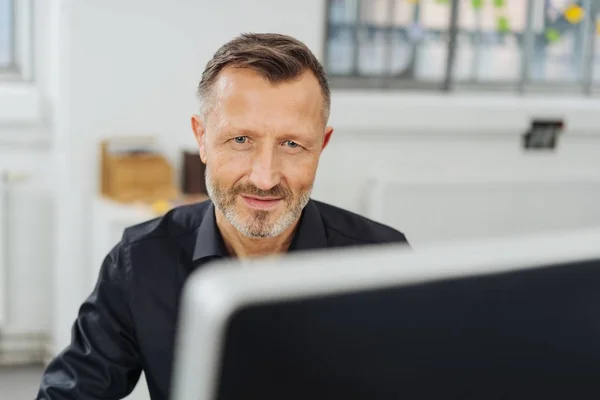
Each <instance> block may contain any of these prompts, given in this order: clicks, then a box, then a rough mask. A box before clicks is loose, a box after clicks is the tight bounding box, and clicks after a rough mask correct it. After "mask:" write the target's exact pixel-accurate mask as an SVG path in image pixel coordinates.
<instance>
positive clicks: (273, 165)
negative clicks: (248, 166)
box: [250, 149, 281, 190]
mask: <svg viewBox="0 0 600 400" xmlns="http://www.w3.org/2000/svg"><path fill="white" fill-rule="evenodd" d="M278 164H279V163H278V162H277V159H276V155H275V151H274V150H273V149H263V150H261V151H260V152H259V153H258V154H257V155H256V158H255V159H254V161H253V163H252V172H251V174H250V181H251V182H252V183H253V184H254V185H255V186H256V187H257V188H259V189H261V190H270V189H272V188H274V187H275V186H277V185H278V184H279V183H280V182H281V173H280V171H279V165H278Z"/></svg>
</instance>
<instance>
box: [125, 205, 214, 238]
mask: <svg viewBox="0 0 600 400" xmlns="http://www.w3.org/2000/svg"><path fill="white" fill-rule="evenodd" d="M209 205H210V201H204V202H201V203H195V204H189V205H184V206H179V207H175V208H173V209H171V210H169V211H168V212H167V213H165V214H164V215H162V216H160V217H157V218H154V219H151V220H148V221H145V222H141V223H139V224H136V225H132V226H129V227H127V228H126V229H125V230H124V232H123V239H122V241H121V244H122V245H131V244H139V243H153V242H154V243H155V242H156V241H160V240H169V241H171V240H172V239H173V238H177V237H183V236H187V235H193V234H194V233H195V231H196V229H197V228H198V227H199V226H200V223H201V222H202V219H203V218H204V215H205V213H206V211H207V209H208V207H209Z"/></svg>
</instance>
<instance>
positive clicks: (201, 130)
mask: <svg viewBox="0 0 600 400" xmlns="http://www.w3.org/2000/svg"><path fill="white" fill-rule="evenodd" d="M192 130H193V131H194V136H195V137H196V143H197V144H198V151H199V153H200V159H201V160H202V162H203V163H204V164H206V146H205V144H204V141H205V137H204V135H205V134H206V129H205V125H204V120H203V119H202V117H201V116H199V115H196V114H194V115H192Z"/></svg>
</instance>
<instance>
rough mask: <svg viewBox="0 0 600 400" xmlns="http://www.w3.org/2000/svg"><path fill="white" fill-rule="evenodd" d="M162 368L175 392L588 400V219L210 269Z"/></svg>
mask: <svg viewBox="0 0 600 400" xmlns="http://www.w3.org/2000/svg"><path fill="white" fill-rule="evenodd" d="M173 378H174V379H173V396H174V397H173V399H174V400H209V399H210V400H224V399H227V400H231V399H261V400H282V399H286V400H289V399H303V400H305V399H311V400H320V399H323V400H325V399H326V400H332V399H344V400H348V399H369V400H372V399H527V400H531V399H545V400H546V399H554V398H560V399H566V398H569V399H584V398H586V399H588V398H589V399H600V230H589V231H585V232H571V233H563V234H548V235H543V236H537V237H521V238H514V239H505V240H497V241H481V242H473V243H465V244H453V245H440V246H429V247H426V248H420V250H419V251H418V252H410V251H409V250H407V249H406V248H404V247H396V246H377V247H370V248H358V249H353V250H343V251H341V250H331V251H328V252H324V253H322V252H319V253H312V254H308V253H307V254H299V255H296V256H291V255H290V256H285V257H274V258H270V259H266V260H265V259H263V260H254V261H239V260H228V261H225V262H221V263H219V264H215V265H213V266H208V267H207V268H206V269H203V270H199V271H198V272H197V273H195V274H194V275H193V276H192V277H191V278H190V280H189V281H188V283H187V285H186V287H185V290H184V295H183V299H182V309H181V315H180V329H179V333H178V341H177V346H176V354H175V368H174V372H173Z"/></svg>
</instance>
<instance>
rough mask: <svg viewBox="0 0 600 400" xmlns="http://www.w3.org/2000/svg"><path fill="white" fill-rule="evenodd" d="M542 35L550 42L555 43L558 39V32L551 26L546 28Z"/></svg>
mask: <svg viewBox="0 0 600 400" xmlns="http://www.w3.org/2000/svg"><path fill="white" fill-rule="evenodd" d="M544 35H545V36H546V40H547V41H548V42H550V43H556V42H558V41H559V40H560V32H559V31H558V30H556V29H553V28H548V29H546V32H544Z"/></svg>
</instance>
